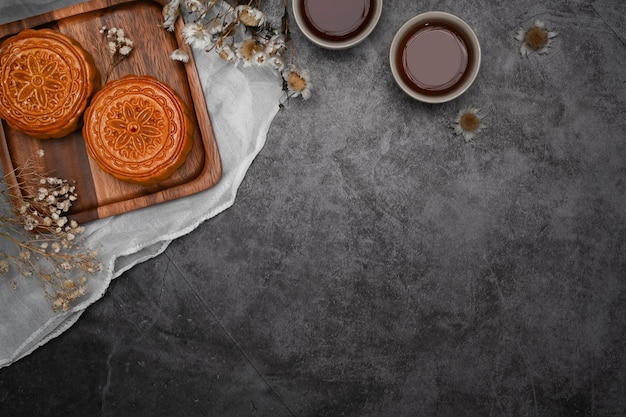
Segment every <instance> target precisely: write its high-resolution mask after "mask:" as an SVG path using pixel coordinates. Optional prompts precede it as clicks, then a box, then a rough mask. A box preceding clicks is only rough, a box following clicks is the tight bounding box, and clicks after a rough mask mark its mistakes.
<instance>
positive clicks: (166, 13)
mask: <svg viewBox="0 0 626 417" xmlns="http://www.w3.org/2000/svg"><path fill="white" fill-rule="evenodd" d="M178 16H180V0H172V1H170V2H169V3H168V4H166V5H165V6H164V7H163V27H164V28H165V29H167V30H168V31H170V32H173V31H174V27H175V23H176V19H178Z"/></svg>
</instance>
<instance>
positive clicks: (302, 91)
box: [283, 64, 313, 100]
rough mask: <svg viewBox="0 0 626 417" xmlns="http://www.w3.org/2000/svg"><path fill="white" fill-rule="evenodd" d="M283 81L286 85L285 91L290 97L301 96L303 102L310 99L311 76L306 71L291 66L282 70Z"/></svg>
mask: <svg viewBox="0 0 626 417" xmlns="http://www.w3.org/2000/svg"><path fill="white" fill-rule="evenodd" d="M283 79H284V80H285V81H286V83H287V89H288V92H289V93H290V96H291V97H297V96H299V95H301V96H302V98H303V99H304V100H308V99H309V98H310V97H311V89H312V88H313V84H312V83H311V75H310V73H309V71H308V70H307V69H303V68H299V67H297V66H295V65H293V64H291V65H289V66H288V67H287V68H286V69H285V70H283Z"/></svg>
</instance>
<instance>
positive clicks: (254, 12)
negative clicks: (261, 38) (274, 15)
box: [235, 6, 267, 27]
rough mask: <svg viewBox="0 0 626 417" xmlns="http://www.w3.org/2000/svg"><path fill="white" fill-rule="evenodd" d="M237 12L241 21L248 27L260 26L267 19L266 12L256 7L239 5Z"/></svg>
mask: <svg viewBox="0 0 626 417" xmlns="http://www.w3.org/2000/svg"><path fill="white" fill-rule="evenodd" d="M235 13H236V14H237V16H238V18H239V21H240V22H241V23H243V24H244V25H245V26H248V27H259V26H261V25H262V24H264V23H265V21H266V20H267V17H266V16H265V13H263V12H262V11H260V10H259V9H255V8H254V7H249V6H237V8H236V9H235Z"/></svg>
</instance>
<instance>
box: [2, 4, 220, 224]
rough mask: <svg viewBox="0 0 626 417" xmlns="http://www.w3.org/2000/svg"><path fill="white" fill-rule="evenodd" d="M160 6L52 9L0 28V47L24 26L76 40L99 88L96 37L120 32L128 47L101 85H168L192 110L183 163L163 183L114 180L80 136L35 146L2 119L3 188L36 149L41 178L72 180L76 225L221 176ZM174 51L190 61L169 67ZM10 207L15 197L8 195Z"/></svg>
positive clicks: (190, 77)
mask: <svg viewBox="0 0 626 417" xmlns="http://www.w3.org/2000/svg"><path fill="white" fill-rule="evenodd" d="M162 6H163V1H157V0H93V1H88V2H85V3H80V4H77V5H74V6H70V7H66V8H63V9H59V10H55V11H52V12H50V13H46V14H42V15H40V16H35V17H32V18H29V19H25V20H21V21H17V22H11V23H7V24H5V25H1V26H0V42H1V41H3V40H4V39H6V38H7V37H10V36H11V35H14V34H16V33H18V32H20V31H21V30H24V29H28V28H34V29H38V28H43V27H47V28H51V29H53V30H56V31H58V32H61V33H63V34H65V35H68V36H70V37H72V38H74V39H75V40H77V41H78V42H79V43H80V44H81V45H82V46H83V48H84V49H86V50H87V51H88V52H89V53H91V55H92V56H93V58H94V61H95V63H96V66H97V67H98V69H99V71H100V73H101V76H102V82H103V84H104V82H105V81H107V80H105V79H104V74H105V73H106V71H107V68H108V66H109V62H110V58H109V56H108V53H107V50H106V46H105V45H104V44H103V43H102V42H103V35H102V34H101V33H100V32H99V30H100V28H101V27H102V26H107V27H109V28H111V27H118V28H123V29H124V31H125V33H126V36H127V37H129V38H131V39H132V40H133V42H134V44H135V48H134V50H133V51H132V53H131V54H130V56H129V57H128V58H127V59H125V60H123V61H122V62H121V63H120V64H119V65H118V66H116V67H115V68H114V69H113V71H112V73H111V76H110V77H109V79H108V80H109V81H110V80H113V79H118V78H120V77H122V76H124V75H128V74H136V75H151V76H153V77H155V78H157V79H159V80H160V81H162V82H164V83H166V84H168V85H169V86H170V87H172V88H173V89H174V91H176V93H177V94H178V95H179V96H180V97H181V99H182V100H183V101H184V102H185V103H186V104H187V105H188V106H189V108H190V109H193V112H192V113H194V116H195V117H194V120H193V123H194V138H193V142H194V143H193V148H192V150H191V152H190V154H189V156H188V157H187V160H186V161H185V164H184V165H183V166H182V167H180V168H179V169H178V170H177V171H176V172H175V173H174V174H173V175H172V176H171V177H170V178H168V179H167V180H165V181H163V182H161V183H159V184H156V185H153V186H149V187H146V186H142V185H137V184H132V183H127V182H124V181H120V180H118V179H116V178H114V177H113V176H111V175H109V174H107V173H105V172H103V171H101V170H100V168H99V167H98V166H97V164H96V163H95V161H93V160H91V159H90V158H89V156H88V155H87V151H86V148H85V144H84V140H83V137H82V133H81V130H77V131H75V132H73V133H71V134H69V135H68V136H66V137H64V138H61V139H48V140H38V139H34V138H32V137H29V136H28V135H25V134H23V133H21V132H18V131H15V130H13V129H11V128H10V127H9V126H8V125H7V124H6V123H5V122H4V121H2V129H0V160H1V161H2V166H3V168H4V171H5V174H7V175H8V180H9V183H10V184H11V185H12V184H17V182H18V181H21V179H20V178H17V177H16V176H15V175H14V174H13V172H14V170H15V168H16V167H18V166H20V165H21V164H23V163H24V162H25V161H26V160H27V159H28V158H31V157H32V156H33V155H35V154H36V152H37V151H38V150H39V149H43V150H44V152H45V156H44V157H43V158H42V159H39V158H38V159H37V160H38V161H39V162H40V163H39V165H40V166H39V169H40V170H41V172H46V173H50V174H53V175H55V176H59V177H62V178H65V179H68V180H73V181H75V182H76V188H77V190H78V197H79V198H78V200H77V201H76V202H75V203H74V206H73V208H72V211H71V212H70V217H71V218H73V219H76V220H77V221H79V222H86V221H90V220H94V219H98V218H103V217H107V216H112V215H116V214H121V213H124V212H128V211H131V210H135V209H139V208H143V207H147V206H151V205H154V204H158V203H161V202H165V201H170V200H173V199H177V198H181V197H185V196H188V195H191V194H194V193H197V192H199V191H203V190H206V189H208V188H210V187H212V186H213V185H215V184H216V183H217V182H218V181H219V179H220V178H221V175H222V168H221V160H220V156H219V151H218V148H217V143H216V141H215V136H214V134H213V128H212V125H211V119H210V117H209V113H208V110H207V108H206V102H205V98H204V93H203V91H202V87H201V85H200V79H199V77H198V73H197V70H196V65H195V62H194V61H193V55H192V53H191V51H190V50H189V48H188V46H187V45H186V44H184V43H183V42H181V41H180V39H181V37H180V31H181V29H182V25H183V23H182V21H180V20H179V21H178V22H177V27H176V31H175V32H173V33H172V32H168V31H166V30H165V29H163V28H162V27H161V26H160V25H161V24H162V14H161V10H162ZM176 48H180V49H183V50H186V52H187V53H188V54H189V56H190V57H191V58H190V60H189V62H188V63H186V64H183V63H180V62H177V61H172V60H171V59H170V58H169V54H170V53H171V51H173V50H174V49H176ZM13 197H14V198H15V199H16V200H17V201H19V200H20V195H14V196H13Z"/></svg>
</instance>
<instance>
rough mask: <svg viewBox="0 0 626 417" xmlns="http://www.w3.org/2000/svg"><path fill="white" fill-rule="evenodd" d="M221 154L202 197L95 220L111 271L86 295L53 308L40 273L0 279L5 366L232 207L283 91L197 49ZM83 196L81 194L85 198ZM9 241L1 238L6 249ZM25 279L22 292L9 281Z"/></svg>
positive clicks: (58, 1) (93, 237) (25, 12)
mask: <svg viewBox="0 0 626 417" xmlns="http://www.w3.org/2000/svg"><path fill="white" fill-rule="evenodd" d="M80 2H81V1H77V0H52V1H45V0H35V1H33V0H31V1H30V2H29V3H26V4H23V3H22V0H0V23H3V22H8V21H13V20H16V19H21V18H24V17H28V16H29V15H33V14H40V13H42V12H45V11H49V10H53V9H56V8H60V7H64V6H67V5H69V4H75V3H80ZM194 57H195V59H196V63H197V67H198V72H199V75H200V79H201V82H202V87H203V90H204V94H205V98H206V102H207V107H208V110H209V114H210V116H211V120H212V124H213V129H214V132H215V137H216V139H217V143H218V147H219V152H220V156H221V159H222V171H223V173H222V178H221V180H220V181H219V182H218V183H217V184H216V185H215V186H214V187H212V188H211V189H209V190H206V191H203V192H200V193H198V194H195V195H192V196H189V197H185V198H182V199H178V200H174V201H171V202H167V203H163V204H159V205H156V206H152V207H148V208H145V209H141V210H136V211H132V212H129V213H125V214H122V215H118V216H114V217H109V218H105V219H100V220H97V221H94V222H91V223H88V224H85V225H84V226H85V227H86V231H85V233H84V234H83V235H82V236H83V237H85V238H86V242H85V246H87V247H89V248H92V249H97V250H98V256H99V259H100V260H101V261H102V262H103V264H104V270H103V271H102V272H101V273H99V274H98V275H96V276H93V277H89V280H88V285H89V289H88V292H87V295H86V296H84V297H83V298H81V299H79V300H78V303H77V304H76V305H75V306H74V307H73V308H72V309H71V310H70V311H68V312H66V313H54V312H53V311H52V309H51V307H50V303H49V301H48V300H46V299H45V298H44V295H43V291H42V289H41V285H40V283H39V280H38V278H36V277H29V278H25V277H21V276H16V277H0V368H1V367H4V366H8V365H10V364H11V363H13V362H15V361H16V360H18V359H20V358H22V357H24V356H25V355H28V354H29V353H31V352H32V351H34V350H35V349H37V348H38V347H39V346H42V345H43V344H45V343H46V342H48V341H49V340H51V339H52V338H54V337H56V336H58V335H60V334H61V333H63V332H64V331H65V330H67V329H68V328H70V327H71V326H72V325H73V324H74V323H75V322H76V320H78V318H79V317H80V315H81V314H82V313H83V312H84V311H85V309H86V308H88V307H89V306H90V305H91V304H92V303H94V302H95V301H97V300H98V299H99V298H101V297H102V296H103V295H104V294H105V293H106V291H107V288H108V286H109V284H110V282H111V280H112V279H114V278H116V277H118V276H119V275H121V274H122V273H123V272H124V271H127V270H128V269H130V268H132V267H133V266H134V265H136V264H138V263H140V262H143V261H146V260H148V259H150V258H152V257H155V256H157V255H158V254H160V253H161V252H163V251H164V250H165V249H166V248H167V245H168V244H169V243H170V242H171V241H172V240H173V239H176V238H177V237H180V236H182V235H185V234H187V233H189V232H191V231H192V230H193V229H195V228H196V227H197V226H198V225H199V224H200V223H202V222H203V221H205V220H207V219H209V218H211V217H213V216H215V215H216V214H218V213H220V212H221V211H223V210H225V209H226V208H228V207H230V206H231V205H232V204H233V203H234V200H235V196H236V193H237V189H238V187H239V185H240V184H241V181H242V180H243V178H244V176H245V174H246V171H247V170H248V167H249V166H250V164H251V163H252V161H253V160H254V158H255V157H256V155H257V154H258V153H259V151H260V150H261V149H262V148H263V145H264V144H265V139H266V136H267V131H268V129H269V126H270V123H271V121H272V120H273V118H274V116H275V115H276V113H277V111H278V110H279V102H280V99H281V96H282V94H283V92H282V88H281V80H280V76H279V75H278V74H277V73H276V72H275V71H271V70H269V69H263V68H240V67H235V66H233V65H232V64H228V63H225V62H223V61H222V60H220V59H219V57H217V55H216V54H215V53H205V52H198V53H195V54H194ZM79 198H80V196H79ZM7 245H8V243H7V242H4V241H0V251H6V250H8V248H7ZM12 280H16V281H17V282H18V285H17V289H12V288H11V287H10V285H9V283H10V282H11V281H12Z"/></svg>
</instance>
